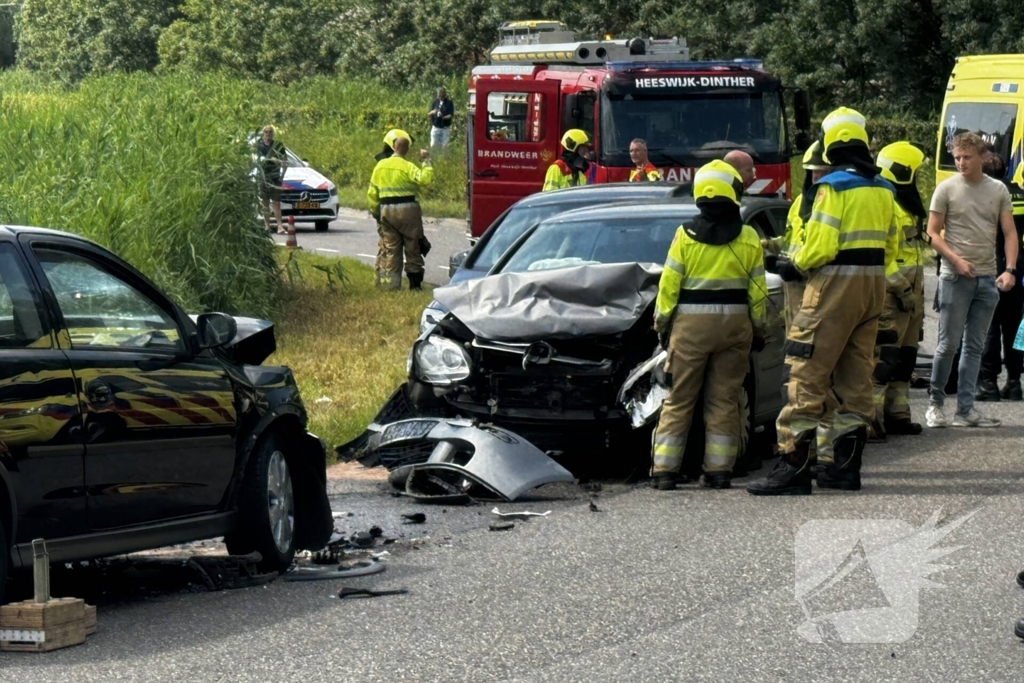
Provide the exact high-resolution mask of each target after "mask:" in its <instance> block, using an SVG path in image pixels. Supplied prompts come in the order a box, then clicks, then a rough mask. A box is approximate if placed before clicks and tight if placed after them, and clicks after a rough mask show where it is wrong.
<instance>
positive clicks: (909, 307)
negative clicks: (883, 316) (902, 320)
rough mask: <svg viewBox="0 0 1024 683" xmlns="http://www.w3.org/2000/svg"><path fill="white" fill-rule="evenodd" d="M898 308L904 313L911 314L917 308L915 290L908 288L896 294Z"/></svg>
mask: <svg viewBox="0 0 1024 683" xmlns="http://www.w3.org/2000/svg"><path fill="white" fill-rule="evenodd" d="M896 306H897V307H898V308H899V309H900V310H901V311H903V312H904V313H911V312H913V310H914V308H915V301H914V288H913V287H911V286H909V285H908V286H907V287H906V288H905V289H904V290H903V291H901V292H897V293H896Z"/></svg>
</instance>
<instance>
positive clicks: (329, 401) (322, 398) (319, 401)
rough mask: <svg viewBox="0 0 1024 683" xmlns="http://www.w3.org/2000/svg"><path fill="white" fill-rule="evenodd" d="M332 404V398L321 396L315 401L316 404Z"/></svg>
mask: <svg viewBox="0 0 1024 683" xmlns="http://www.w3.org/2000/svg"><path fill="white" fill-rule="evenodd" d="M331 402H332V401H331V397H330V396H321V397H320V398H318V399H317V400H316V401H315V403H331Z"/></svg>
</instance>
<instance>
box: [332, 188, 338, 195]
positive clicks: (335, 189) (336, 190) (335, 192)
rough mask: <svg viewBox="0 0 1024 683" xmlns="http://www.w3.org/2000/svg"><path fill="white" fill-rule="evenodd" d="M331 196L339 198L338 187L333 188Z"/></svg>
mask: <svg viewBox="0 0 1024 683" xmlns="http://www.w3.org/2000/svg"><path fill="white" fill-rule="evenodd" d="M331 196H332V197H337V196H338V188H337V187H332V188H331Z"/></svg>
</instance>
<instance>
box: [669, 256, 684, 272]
mask: <svg viewBox="0 0 1024 683" xmlns="http://www.w3.org/2000/svg"><path fill="white" fill-rule="evenodd" d="M665 267H666V268H669V269H671V270H674V271H675V272H677V273H679V274H680V275H686V267H685V266H684V265H683V264H682V263H680V262H679V261H676V260H675V259H674V258H672V257H671V256H669V257H668V258H666V259H665Z"/></svg>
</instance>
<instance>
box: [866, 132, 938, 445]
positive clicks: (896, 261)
mask: <svg viewBox="0 0 1024 683" xmlns="http://www.w3.org/2000/svg"><path fill="white" fill-rule="evenodd" d="M923 163H924V152H922V151H921V150H920V149H918V148H917V147H915V146H914V145H912V144H911V143H909V142H906V141H904V142H894V143H893V144H891V145H888V146H886V147H883V148H882V150H881V151H880V152H879V153H878V158H877V159H876V164H877V165H878V167H879V169H880V170H881V174H882V177H883V178H885V179H886V180H888V181H889V182H891V183H893V184H894V185H895V186H896V207H895V209H896V231H897V233H896V240H895V243H896V248H895V254H894V258H893V260H892V264H891V265H887V267H886V279H887V280H888V281H889V291H888V292H887V293H886V297H885V307H884V309H883V311H882V317H881V318H880V319H879V323H878V327H879V332H878V337H879V348H878V352H877V362H876V364H875V372H874V374H873V375H872V382H873V384H874V403H875V425H874V426H873V430H874V432H875V434H876V435H879V436H884V435H885V434H886V433H889V434H920V433H921V431H922V428H921V425H920V424H919V423H916V422H914V421H913V420H911V417H910V400H909V395H910V376H911V375H912V374H913V372H914V366H915V365H916V364H917V341H918V337H919V335H920V334H921V328H922V326H923V325H924V259H925V250H926V247H925V241H924V238H925V234H926V233H925V230H924V225H925V220H926V219H927V217H928V212H927V210H926V209H925V208H924V204H923V203H922V202H921V195H920V194H919V193H918V191H917V170H918V169H919V168H921V164H923ZM883 331H884V332H887V333H888V335H889V337H888V338H887V339H885V340H882V339H881V338H882V333H883Z"/></svg>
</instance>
